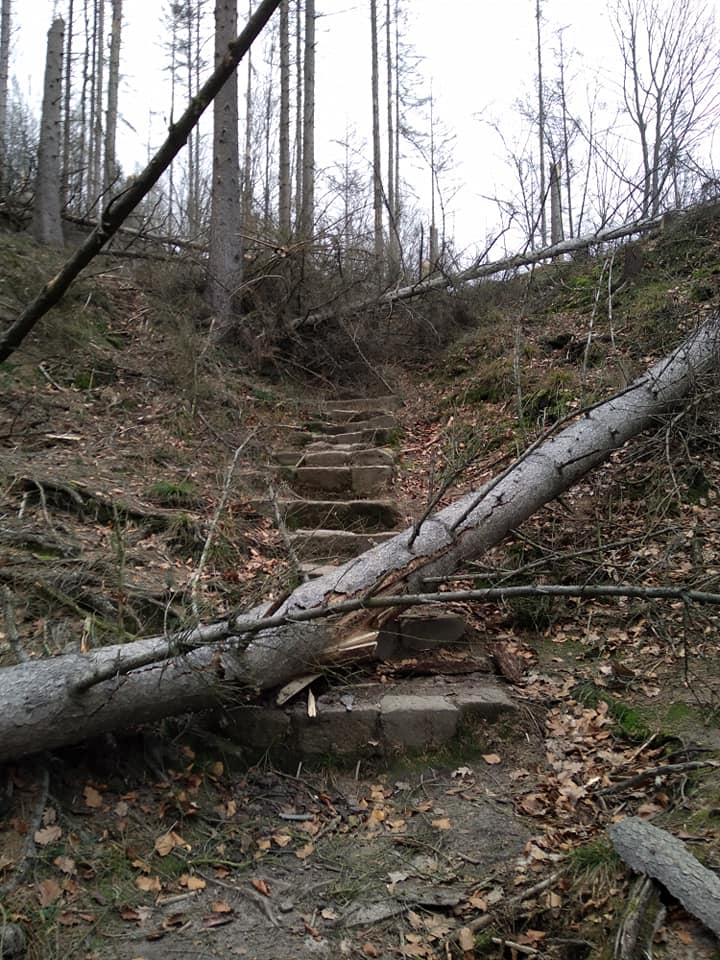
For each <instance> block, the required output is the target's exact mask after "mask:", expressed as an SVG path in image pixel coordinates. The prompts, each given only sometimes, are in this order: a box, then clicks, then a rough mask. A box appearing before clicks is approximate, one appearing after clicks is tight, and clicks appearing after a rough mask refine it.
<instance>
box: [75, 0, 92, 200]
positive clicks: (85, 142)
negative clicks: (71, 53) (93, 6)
mask: <svg viewBox="0 0 720 960" xmlns="http://www.w3.org/2000/svg"><path fill="white" fill-rule="evenodd" d="M88 6H89V0H83V29H84V31H85V45H84V46H85V52H84V54H83V62H82V86H81V90H80V124H79V137H78V158H77V171H78V174H77V185H78V190H77V200H78V208H79V209H80V210H83V211H84V210H85V205H86V200H87V197H88V195H89V192H90V190H89V182H88V181H89V177H90V174H89V166H90V165H89V163H88V159H89V155H90V138H89V137H88V126H89V123H90V117H91V115H92V108H91V109H88V101H90V103H92V86H91V81H90V75H91V73H92V63H91V59H92V40H91V32H90V16H89V13H88ZM88 91H89V93H88Z"/></svg>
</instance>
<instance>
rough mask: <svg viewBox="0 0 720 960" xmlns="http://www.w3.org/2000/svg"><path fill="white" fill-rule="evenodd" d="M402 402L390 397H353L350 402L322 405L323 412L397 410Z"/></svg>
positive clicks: (336, 401) (328, 401) (327, 402)
mask: <svg viewBox="0 0 720 960" xmlns="http://www.w3.org/2000/svg"><path fill="white" fill-rule="evenodd" d="M402 405H403V401H402V399H401V398H400V397H397V396H394V395H391V396H385V397H353V398H352V399H351V400H326V401H325V402H324V403H323V408H324V409H325V410H348V409H353V410H373V409H376V408H377V409H381V410H399V409H400V407H402Z"/></svg>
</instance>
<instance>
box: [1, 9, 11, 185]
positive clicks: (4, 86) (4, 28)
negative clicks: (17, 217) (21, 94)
mask: <svg viewBox="0 0 720 960" xmlns="http://www.w3.org/2000/svg"><path fill="white" fill-rule="evenodd" d="M11 2H12V0H2V5H1V6H0V195H2V194H4V193H5V186H6V183H7V157H6V156H5V153H6V144H7V134H8V131H7V103H8V74H9V66H10V30H11V25H12V17H11V10H10V5H11Z"/></svg>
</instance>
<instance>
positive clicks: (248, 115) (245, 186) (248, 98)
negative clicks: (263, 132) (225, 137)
mask: <svg viewBox="0 0 720 960" xmlns="http://www.w3.org/2000/svg"><path fill="white" fill-rule="evenodd" d="M251 14H252V4H251V3H249V4H248V16H250V15H251ZM252 91H253V65H252V50H251V51H250V52H249V53H248V55H247V85H246V87H245V151H244V157H243V170H242V189H241V191H240V196H241V203H242V223H243V226H244V227H245V229H247V227H248V224H249V222H250V209H251V206H252V191H253V184H252V139H253V96H252ZM242 246H243V243H242V240H240V247H241V248H242Z"/></svg>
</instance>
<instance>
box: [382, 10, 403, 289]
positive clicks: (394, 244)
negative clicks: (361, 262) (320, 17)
mask: <svg viewBox="0 0 720 960" xmlns="http://www.w3.org/2000/svg"><path fill="white" fill-rule="evenodd" d="M391 27H392V20H391V15H390V0H385V63H386V68H387V71H386V74H387V90H386V96H387V148H388V168H387V209H388V235H389V238H388V239H389V250H388V261H389V263H388V268H389V269H388V273H389V279H390V280H396V279H397V277H398V275H399V270H400V238H399V236H398V225H397V223H396V222H395V209H396V206H397V204H396V201H395V193H396V191H397V183H396V182H395V124H394V122H393V121H394V111H395V95H394V92H393V91H394V87H396V86H397V82H398V79H397V73H398V64H397V61H396V60H395V58H394V56H393V42H392V29H391ZM393 74H394V75H395V83H394V84H393Z"/></svg>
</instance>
